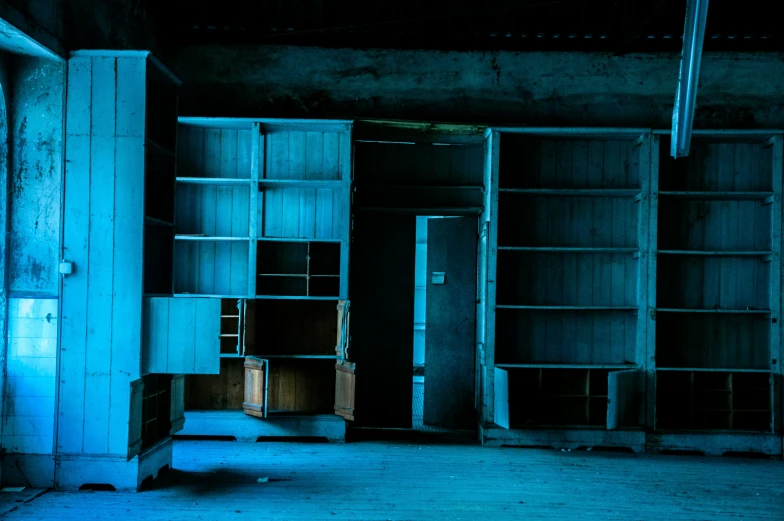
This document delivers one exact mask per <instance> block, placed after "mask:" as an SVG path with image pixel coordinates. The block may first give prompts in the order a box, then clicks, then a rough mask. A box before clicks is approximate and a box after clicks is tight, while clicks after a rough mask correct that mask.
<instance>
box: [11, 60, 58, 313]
mask: <svg viewBox="0 0 784 521" xmlns="http://www.w3.org/2000/svg"><path fill="white" fill-rule="evenodd" d="M63 69H64V64H61V63H55V62H51V61H46V60H41V59H37V58H17V59H16V60H15V67H14V73H13V77H12V93H13V97H12V102H11V105H10V121H11V123H10V134H11V143H10V149H11V150H10V152H11V154H10V155H11V169H10V174H11V183H10V187H9V190H10V196H9V199H10V203H9V206H10V226H9V228H10V230H9V231H10V235H9V256H8V259H9V263H8V286H9V292H11V293H12V294H22V295H37V296H51V297H57V296H58V273H57V266H58V260H59V245H60V209H61V204H60V203H61V195H62V194H61V188H62V170H63V169H62V157H63V127H62V125H63V78H64V76H63V74H64V70H63Z"/></svg>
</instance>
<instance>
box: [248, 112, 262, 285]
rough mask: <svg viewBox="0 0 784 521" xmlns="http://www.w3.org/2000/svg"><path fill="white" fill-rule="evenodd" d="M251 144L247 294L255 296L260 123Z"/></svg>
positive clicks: (259, 224) (260, 154)
mask: <svg viewBox="0 0 784 521" xmlns="http://www.w3.org/2000/svg"><path fill="white" fill-rule="evenodd" d="M250 140H251V141H250V146H251V156H250V177H251V187H250V194H249V197H250V198H249V204H250V206H249V208H248V213H249V222H248V233H249V236H250V244H249V249H248V271H247V273H248V278H247V284H248V286H247V289H246V294H247V295H248V296H249V297H251V298H253V297H255V296H256V273H257V271H256V265H257V259H256V256H257V254H258V250H257V246H258V243H257V239H258V237H259V235H260V233H259V231H260V229H261V224H262V222H261V221H260V220H259V215H260V214H261V210H262V209H261V208H259V202H260V201H262V200H263V199H262V198H263V193H262V192H259V191H258V188H257V187H258V180H259V176H260V169H261V168H262V166H263V165H264V157H263V154H264V136H263V135H261V133H260V129H259V124H258V123H254V124H253V130H252V131H251V135H250Z"/></svg>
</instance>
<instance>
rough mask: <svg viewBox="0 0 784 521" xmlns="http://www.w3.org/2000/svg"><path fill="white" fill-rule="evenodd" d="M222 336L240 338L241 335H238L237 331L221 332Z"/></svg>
mask: <svg viewBox="0 0 784 521" xmlns="http://www.w3.org/2000/svg"><path fill="white" fill-rule="evenodd" d="M220 337H221V338H239V337H240V335H238V334H237V333H221V335H220Z"/></svg>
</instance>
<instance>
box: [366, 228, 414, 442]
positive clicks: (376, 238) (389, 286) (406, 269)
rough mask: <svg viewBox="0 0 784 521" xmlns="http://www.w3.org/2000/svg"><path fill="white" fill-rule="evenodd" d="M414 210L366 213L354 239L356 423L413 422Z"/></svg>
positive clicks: (393, 425)
mask: <svg viewBox="0 0 784 521" xmlns="http://www.w3.org/2000/svg"><path fill="white" fill-rule="evenodd" d="M415 226H416V220H415V217H414V216H413V215H402V214H383V213H362V214H361V215H358V216H357V217H356V219H355V222H354V232H353V242H352V245H351V275H350V298H351V313H352V317H351V352H350V357H351V358H352V360H353V361H354V362H356V367H357V379H356V382H357V384H356V407H355V417H356V422H355V425H356V426H361V427H386V428H411V360H412V358H413V353H414V345H413V341H412V337H411V324H413V322H414V252H415V241H414V237H415Z"/></svg>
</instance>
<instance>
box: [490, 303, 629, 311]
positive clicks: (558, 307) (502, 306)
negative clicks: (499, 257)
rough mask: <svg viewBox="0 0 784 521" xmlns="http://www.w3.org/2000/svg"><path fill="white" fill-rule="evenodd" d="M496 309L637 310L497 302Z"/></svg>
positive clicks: (624, 307) (623, 307)
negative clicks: (520, 304)
mask: <svg viewBox="0 0 784 521" xmlns="http://www.w3.org/2000/svg"><path fill="white" fill-rule="evenodd" d="M495 307H496V309H527V310H533V311H561V310H562V311H637V309H638V308H637V307H636V306H517V305H513V304H497V305H496V306H495Z"/></svg>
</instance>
